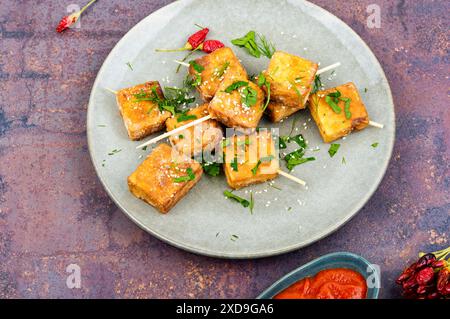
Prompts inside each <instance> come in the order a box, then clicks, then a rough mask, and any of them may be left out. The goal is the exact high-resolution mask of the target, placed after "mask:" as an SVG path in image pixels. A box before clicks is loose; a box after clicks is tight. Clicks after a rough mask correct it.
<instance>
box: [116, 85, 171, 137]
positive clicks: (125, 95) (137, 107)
mask: <svg viewBox="0 0 450 319" xmlns="http://www.w3.org/2000/svg"><path fill="white" fill-rule="evenodd" d="M154 89H155V90H156V93H157V94H158V96H159V97H160V98H164V95H163V92H162V90H161V86H160V85H159V82H157V81H151V82H146V83H144V84H139V85H136V86H133V87H130V88H126V89H122V90H120V91H118V92H117V95H116V98H117V105H118V106H119V110H120V113H121V114H122V118H123V122H124V123H125V127H126V129H127V132H128V136H129V137H130V139H132V140H133V141H136V140H140V139H142V138H144V137H146V136H148V135H150V134H152V133H155V132H158V131H160V130H162V129H163V128H164V123H165V122H166V120H167V119H168V118H169V117H170V116H171V115H172V114H171V113H170V112H168V111H162V112H161V111H160V110H159V107H158V105H157V104H156V103H155V102H153V101H143V100H142V99H140V98H139V96H140V95H145V94H148V95H149V96H150V95H151V94H153V90H154Z"/></svg>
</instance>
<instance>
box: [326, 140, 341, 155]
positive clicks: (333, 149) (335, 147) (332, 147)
mask: <svg viewBox="0 0 450 319" xmlns="http://www.w3.org/2000/svg"><path fill="white" fill-rule="evenodd" d="M339 147H341V144H334V143H333V144H331V145H330V149H329V150H328V154H330V157H333V156H334V155H336V153H337V151H338V149H339Z"/></svg>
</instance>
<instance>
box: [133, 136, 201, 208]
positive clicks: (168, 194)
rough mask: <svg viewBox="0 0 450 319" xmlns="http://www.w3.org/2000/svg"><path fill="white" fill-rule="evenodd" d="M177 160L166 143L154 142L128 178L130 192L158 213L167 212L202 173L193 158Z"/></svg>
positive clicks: (178, 158) (195, 182)
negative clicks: (148, 152) (148, 153)
mask: <svg viewBox="0 0 450 319" xmlns="http://www.w3.org/2000/svg"><path fill="white" fill-rule="evenodd" d="M174 158H175V159H176V160H174ZM180 159H181V158H180V157H178V156H175V155H174V152H173V151H172V148H171V147H170V146H169V145H167V144H160V145H158V146H157V147H156V148H155V149H154V150H153V151H152V153H151V154H150V155H149V156H148V157H147V158H146V159H145V161H144V162H142V164H141V165H139V167H138V168H137V169H136V171H134V172H133V173H132V174H131V175H130V177H128V187H129V189H130V191H131V193H133V195H134V196H136V197H137V198H140V199H142V200H144V201H145V202H147V203H148V204H150V205H152V206H153V207H155V208H156V209H158V210H159V211H160V212H161V213H167V212H168V211H169V210H170V209H171V208H172V207H173V206H174V205H175V204H176V203H177V202H178V201H179V200H180V199H181V198H182V197H183V196H184V195H186V193H187V192H188V191H189V190H190V189H191V188H192V187H194V185H195V184H197V182H198V181H199V179H200V177H201V176H202V173H203V169H202V167H201V165H200V164H199V163H197V162H196V161H194V160H192V159H190V158H186V157H184V158H183V160H180Z"/></svg>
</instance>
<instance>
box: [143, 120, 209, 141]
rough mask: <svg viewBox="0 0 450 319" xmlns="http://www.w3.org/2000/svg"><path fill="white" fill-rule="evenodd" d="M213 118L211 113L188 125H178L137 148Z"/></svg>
mask: <svg viewBox="0 0 450 319" xmlns="http://www.w3.org/2000/svg"><path fill="white" fill-rule="evenodd" d="M211 118H212V117H211V115H207V116H204V117H202V118H199V119H198V120H195V121H192V122H191V123H188V124H186V125H182V126H180V127H177V128H176V129H174V130H172V131H169V132H166V133H164V134H161V135H160V136H157V137H155V138H152V139H151V140H149V141H147V142H145V143H143V144H141V145H139V146H137V147H136V149H140V148H144V147H145V146H147V145H150V144H154V143H156V142H158V141H161V140H162V139H165V138H166V137H169V136H171V135H174V134H177V133H179V132H182V131H184V130H185V129H187V128H189V127H192V126H195V125H197V124H200V123H202V122H205V121H207V120H209V119H211Z"/></svg>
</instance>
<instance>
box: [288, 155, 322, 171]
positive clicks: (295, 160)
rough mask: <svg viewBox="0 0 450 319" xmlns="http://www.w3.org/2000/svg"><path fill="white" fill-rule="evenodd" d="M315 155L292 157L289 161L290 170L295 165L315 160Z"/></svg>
mask: <svg viewBox="0 0 450 319" xmlns="http://www.w3.org/2000/svg"><path fill="white" fill-rule="evenodd" d="M315 160H316V158H315V157H302V158H292V159H290V160H289V161H288V162H287V165H286V166H287V168H288V170H290V171H291V170H292V169H293V168H294V167H295V166H297V165H300V164H304V163H307V162H311V161H315Z"/></svg>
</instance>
